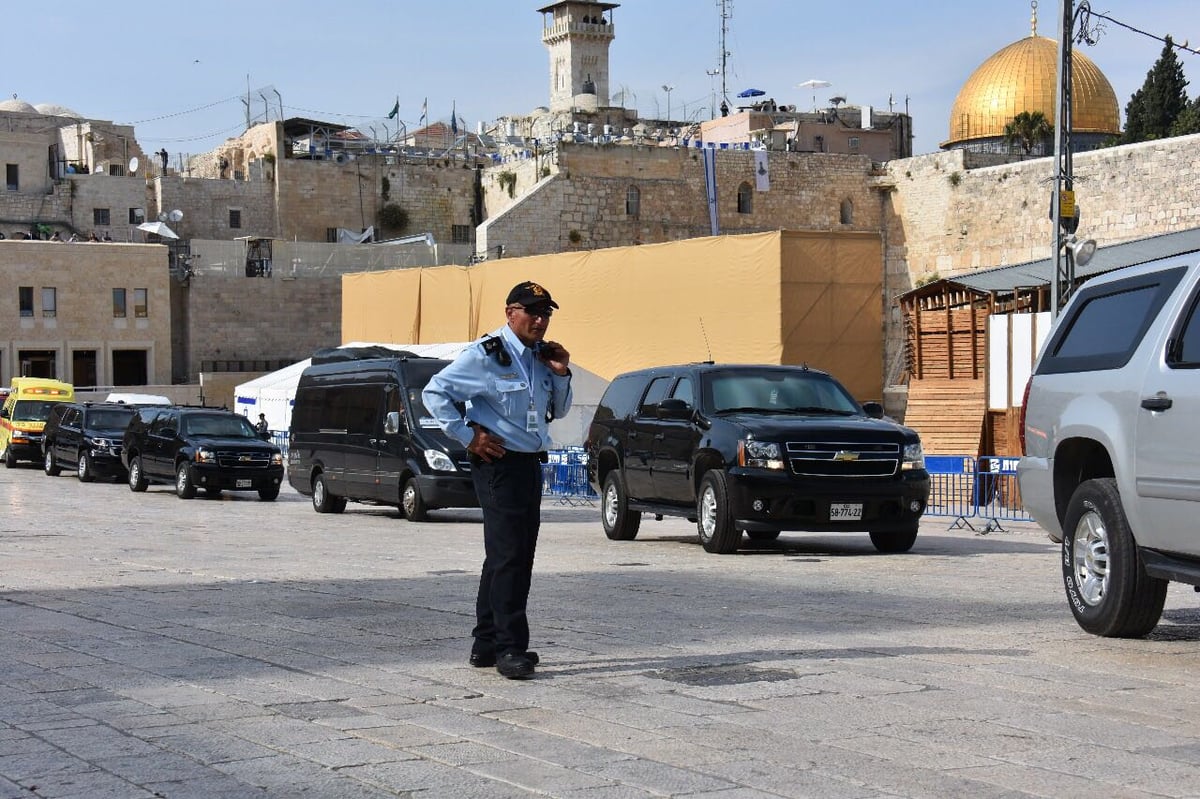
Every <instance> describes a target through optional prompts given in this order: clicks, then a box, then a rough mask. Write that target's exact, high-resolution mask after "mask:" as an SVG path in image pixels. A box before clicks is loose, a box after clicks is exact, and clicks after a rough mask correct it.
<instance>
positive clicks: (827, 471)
mask: <svg viewBox="0 0 1200 799" xmlns="http://www.w3.org/2000/svg"><path fill="white" fill-rule="evenodd" d="M787 454H788V466H789V468H790V469H791V471H792V474H797V475H802V476H808V477H890V476H891V475H894V474H896V471H897V469H899V467H900V445H899V444H895V443H890V442H862V441H853V442H838V441H789V442H788V443H787Z"/></svg>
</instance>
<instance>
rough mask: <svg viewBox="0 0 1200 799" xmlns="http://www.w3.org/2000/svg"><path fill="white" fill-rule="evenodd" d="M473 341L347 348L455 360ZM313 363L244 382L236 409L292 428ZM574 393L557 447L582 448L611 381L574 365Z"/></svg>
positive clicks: (556, 426) (558, 427)
mask: <svg viewBox="0 0 1200 799" xmlns="http://www.w3.org/2000/svg"><path fill="white" fill-rule="evenodd" d="M470 344H471V342H461V343H448V344H371V343H369V342H361V341H355V342H351V343H349V344H345V345H343V346H344V347H372V346H380V347H387V348H388V349H394V350H407V351H408V352H411V353H413V354H414V355H422V356H425V357H427V358H445V359H447V360H452V359H454V358H456V357H457V356H458V354H459V353H460V352H462V351H463V350H464V349H466V348H467V347H468V346H470ZM311 363H312V359H311V358H305V359H304V360H303V361H300V362H298V363H294V364H292V365H291V366H285V367H284V368H282V369H280V370H278V371H275V372H271V373H270V374H265V375H263V376H262V377H257V378H255V379H254V380H251V381H249V382H246V383H242V384H240V385H239V386H237V387H236V388H235V389H234V392H233V410H234V412H235V413H240V414H242V415H244V416H245V417H246V418H248V419H249V420H250V421H251V422H257V421H258V415H259V414H260V413H264V414H266V416H267V424H269V425H270V427H271V429H272V430H275V431H286V430H288V429H289V428H290V427H291V425H292V405H293V404H294V402H295V400H296V386H297V385H298V384H299V383H300V374H301V373H302V372H303V371H304V370H305V369H306V368H307V367H308V366H309V364H311ZM571 372H572V375H573V377H572V379H571V390H572V394H573V397H574V399H573V403H572V407H571V412H570V413H568V414H567V415H566V416H565V417H564V418H562V419H558V420H555V422H554V423H553V424H552V425H551V426H550V435H551V437H552V438H553V440H554V444H555V446H556V447H568V446H580V445H581V444H583V439H584V437H585V436H586V435H587V428H588V425H590V424H591V421H592V414H594V413H595V411H596V405H597V404H599V402H600V397H601V396H602V395H603V394H604V389H605V388H606V387H607V386H608V381H607V380H604V379H603V378H601V377H599V376H597V375H595V374H592V373H591V372H589V371H587V370H586V369H581V368H580V367H579V366H576V365H574V364H572V365H571Z"/></svg>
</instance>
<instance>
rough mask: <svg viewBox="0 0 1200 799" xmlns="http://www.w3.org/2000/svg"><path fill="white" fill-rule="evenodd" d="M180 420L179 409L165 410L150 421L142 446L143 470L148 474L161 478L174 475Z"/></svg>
mask: <svg viewBox="0 0 1200 799" xmlns="http://www.w3.org/2000/svg"><path fill="white" fill-rule="evenodd" d="M180 421H181V420H180V418H179V412H178V411H164V412H162V413H160V414H159V415H158V416H156V417H154V421H153V422H151V423H150V428H149V429H148V430H147V431H146V442H145V446H144V447H143V448H142V470H143V471H144V472H145V473H146V474H148V475H153V476H155V477H160V478H171V477H174V475H175V447H174V442H175V439H177V438H178V437H179V425H180Z"/></svg>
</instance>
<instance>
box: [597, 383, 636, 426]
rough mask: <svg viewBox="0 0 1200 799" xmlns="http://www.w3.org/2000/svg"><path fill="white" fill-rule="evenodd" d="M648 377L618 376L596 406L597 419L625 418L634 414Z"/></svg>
mask: <svg viewBox="0 0 1200 799" xmlns="http://www.w3.org/2000/svg"><path fill="white" fill-rule="evenodd" d="M645 380H646V378H645V377H644V376H639V375H626V376H624V377H618V378H617V379H616V380H614V381H612V383H610V384H609V386H608V390H607V391H605V392H604V398H603V399H601V400H600V405H599V407H597V408H596V419H599V420H601V421H603V420H605V419H624V418H625V417H627V416H631V415H632V414H633V409H634V408H635V407H637V401H638V399H639V398H640V397H641V395H642V387H643V386H644V385H645Z"/></svg>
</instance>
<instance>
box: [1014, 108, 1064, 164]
mask: <svg viewBox="0 0 1200 799" xmlns="http://www.w3.org/2000/svg"><path fill="white" fill-rule="evenodd" d="M1053 135H1054V126H1053V125H1051V124H1050V120H1048V119H1046V115H1045V114H1043V113H1042V112H1041V111H1022V112H1021V113H1019V114H1017V115H1016V116H1015V117H1013V118H1012V121H1011V122H1009V123H1008V124H1007V125H1005V126H1004V141H1005V142H1006V143H1007V144H1009V145H1011V144H1012V143H1013V142H1014V141H1016V142H1020V143H1021V149H1022V150H1024V151H1025V155H1029V154H1030V153H1032V152H1033V147H1034V145H1035V144H1039V143H1042V142H1045V141H1046V139H1049V138H1050V137H1051V136H1053Z"/></svg>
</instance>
